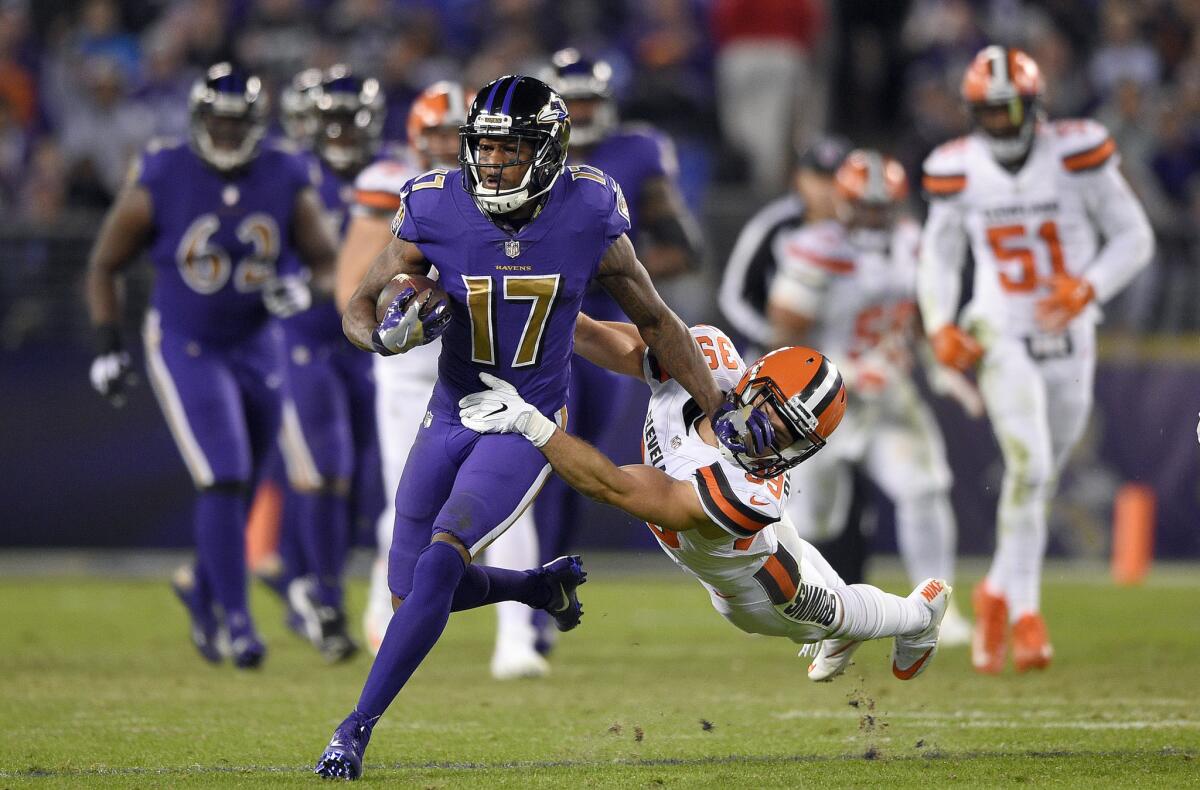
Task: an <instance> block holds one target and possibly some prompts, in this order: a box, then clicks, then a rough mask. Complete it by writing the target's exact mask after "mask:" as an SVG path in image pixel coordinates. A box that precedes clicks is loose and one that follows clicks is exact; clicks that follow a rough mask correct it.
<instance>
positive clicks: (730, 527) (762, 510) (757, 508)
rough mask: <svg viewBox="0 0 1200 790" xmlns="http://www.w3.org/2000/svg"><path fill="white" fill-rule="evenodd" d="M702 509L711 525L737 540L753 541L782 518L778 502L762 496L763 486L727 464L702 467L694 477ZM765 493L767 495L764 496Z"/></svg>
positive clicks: (721, 463)
mask: <svg viewBox="0 0 1200 790" xmlns="http://www.w3.org/2000/svg"><path fill="white" fill-rule="evenodd" d="M692 485H694V486H695V487H696V493H697V494H699V496H700V506H701V508H703V509H704V512H705V514H706V515H708V517H709V518H710V519H712V522H713V523H714V524H716V525H717V526H718V527H720V528H721V529H723V530H725V531H726V532H728V533H729V534H730V535H733V536H734V537H738V538H749V537H753V536H754V535H755V534H757V533H758V532H759V531H760V530H762V529H763V528H764V527H768V526H770V525H771V524H774V523H775V522H776V521H778V520H779V519H780V517H781V506H780V504H779V501H778V500H776V499H775V498H774V497H771V496H763V494H762V493H759V490H758V489H759V488H761V486H760V485H759V484H758V483H757V482H755V483H751V482H750V481H749V480H747V479H746V475H745V473H743V472H742V471H741V470H740V469H738V468H737V467H735V466H733V465H732V464H729V463H726V462H723V461H722V462H717V463H715V464H711V465H709V466H702V467H700V468H699V469H697V470H696V473H695V475H693V477H692ZM763 493H765V492H763Z"/></svg>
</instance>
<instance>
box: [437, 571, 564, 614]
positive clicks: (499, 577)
mask: <svg viewBox="0 0 1200 790" xmlns="http://www.w3.org/2000/svg"><path fill="white" fill-rule="evenodd" d="M551 595H552V591H551V589H550V585H549V584H547V583H546V581H545V580H544V579H542V577H541V576H540V575H539V574H538V573H537V572H536V571H512V570H508V569H507V568H494V567H492V566H490V565H470V566H468V567H467V569H466V572H465V573H464V574H463V577H462V581H460V582H459V583H458V589H457V590H455V591H454V600H453V602H452V603H451V609H450V611H452V612H461V611H463V610H464V609H474V608H476V607H478V606H487V605H489V604H494V603H498V602H500V601H519V602H521V603H523V604H525V605H526V606H530V607H533V608H534V609H539V608H541V607H543V606H545V605H546V604H547V603H548V602H549V601H550V596H551Z"/></svg>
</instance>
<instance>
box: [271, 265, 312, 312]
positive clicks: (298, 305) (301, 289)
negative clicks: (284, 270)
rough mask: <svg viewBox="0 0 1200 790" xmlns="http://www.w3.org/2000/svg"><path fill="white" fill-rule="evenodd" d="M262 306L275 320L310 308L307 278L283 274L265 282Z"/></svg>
mask: <svg viewBox="0 0 1200 790" xmlns="http://www.w3.org/2000/svg"><path fill="white" fill-rule="evenodd" d="M262 300H263V304H264V305H266V307H267V311H268V312H269V313H271V315H273V316H275V317H276V318H291V317H292V316H294V315H296V314H297V313H303V312H304V311H305V310H307V309H308V308H310V307H312V302H313V298H312V290H311V289H310V288H309V287H308V278H307V277H304V276H302V275H299V274H285V275H284V276H282V277H275V278H272V279H270V280H268V281H267V282H266V284H265V285H263V289H262Z"/></svg>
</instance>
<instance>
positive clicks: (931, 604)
mask: <svg viewBox="0 0 1200 790" xmlns="http://www.w3.org/2000/svg"><path fill="white" fill-rule="evenodd" d="M952 592H954V588H952V587H951V586H950V585H949V584H946V583H945V582H944V581H942V580H941V579H926V580H925V581H923V582H921V583H920V584H918V585H917V588H916V589H915V590H913V591H912V592H911V593H909V594H908V597H909V599H910V600H913V601H918V602H919V603H920V604H921V605H922V606H924V607H925V608H926V609H928V610H929V625H927V626H925V628H923V629H922V630H920V631H918V632H917V633H915V634H911V635H909V636H897V637H896V639H895V641H894V643H893V644H894V646H893V648H892V674H893V675H895V676H896V677H898V678H900V679H901V680H912V679H913V678H915V677H916V676H917V675H919V674H921V673H922V672H924V671H925V668H926V667H928V666H929V662H930V661H931V660H932V659H933V656H934V654H935V653H936V652H937V648H938V634H939V633H940V631H941V627H942V618H943V617H945V616H946V608H947V607H948V606H949V605H950V593H952Z"/></svg>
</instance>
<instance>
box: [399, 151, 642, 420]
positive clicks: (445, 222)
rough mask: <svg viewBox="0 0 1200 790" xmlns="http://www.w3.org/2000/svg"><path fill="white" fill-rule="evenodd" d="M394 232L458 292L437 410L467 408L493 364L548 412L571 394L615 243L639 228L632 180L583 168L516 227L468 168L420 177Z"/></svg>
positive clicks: (567, 174)
mask: <svg viewBox="0 0 1200 790" xmlns="http://www.w3.org/2000/svg"><path fill="white" fill-rule="evenodd" d="M402 199H403V201H402V204H401V206H400V208H399V210H398V211H397V212H396V216H395V218H394V219H393V220H392V233H393V234H394V235H395V236H396V237H397V238H400V239H403V240H404V241H407V242H410V243H412V244H415V245H416V246H417V247H418V249H420V251H421V253H422V254H423V255H424V256H425V258H426V259H427V260H428V261H429V262H430V263H431V264H432V265H433V266H434V267H436V268H437V271H438V282H439V284H440V285H441V286H442V287H443V288H444V289H445V290H446V292H447V293H448V294H449V296H450V303H451V315H452V317H451V321H450V325H449V326H448V327H447V329H446V332H445V334H444V335H443V336H442V352H441V356H440V358H439V360H438V383H437V385H436V387H435V388H434V394H433V399H432V400H431V401H430V403H431V408H434V409H437V410H438V411H440V412H442V413H449V414H457V413H458V401H459V399H460V398H461V397H463V396H464V395H467V394H469V393H472V392H478V391H479V389H480V387H482V386H483V385H482V384H481V383H480V380H479V374H480V373H481V372H488V373H491V374H492V375H494V376H498V377H499V378H501V379H504V380H505V381H507V382H509V383H510V384H512V385H513V386H515V387H516V388H517V391H518V392H519V393H520V394H521V397H522V398H524V399H525V400H526V401H527V402H528V403H531V404H533V405H534V406H535V407H537V408H538V410H539V411H541V412H542V413H543V414H553V413H554V412H555V411H557V410H558V409H560V408H562V406H563V405H564V404H565V403H566V401H567V384H568V382H569V380H570V372H571V355H572V354H573V353H574V348H575V321H576V319H577V317H578V316H579V309H580V303H581V302H582V299H583V295H584V292H585V291H586V290H587V286H588V283H589V282H590V281H591V279H592V278H593V277H594V276H595V275H596V272H597V270H598V269H599V266H600V259H601V258H602V257H603V255H604V252H605V250H607V249H608V247H609V245H610V244H612V243H613V242H614V241H615V240H616V239H617V238H618V237H619V236H621V235H622V234H624V233H625V232H626V231H628V230H629V209H628V207H627V206H626V204H625V198H624V196H623V195H622V194H621V188H620V187H619V186H617V183H616V182H615V181H613V180H612V179H611V178H609V177H608V176H606V175H605V174H604V173H603V172H601V171H599V170H597V169H595V168H593V167H587V166H581V165H572V166H569V167H567V168H566V169H565V170H564V172H563V174H562V175H561V176H560V177H559V178H558V180H557V181H556V182H555V184H554V186H553V187H552V188H551V189H550V192H549V194H548V195H547V196H546V198H545V202H544V204H543V205H542V208H541V210H540V211H539V212H538V214H536V215H535V216H534V218H533V219H531V220H529V221H528V222H526V223H525V224H524V225H523V226H522V227H521V228H520V229H519V230H517V231H516V232H509V231H507V230H505V229H503V228H501V227H499V226H498V225H496V224H495V223H493V222H492V221H491V220H489V219H488V218H487V217H486V216H485V215H484V213H483V211H482V210H481V209H480V208H479V207H478V206H477V205H476V204H475V201H474V199H473V198H472V197H471V196H470V195H469V194H467V192H466V190H465V189H463V184H462V173H461V172H459V171H454V172H450V171H446V170H433V171H430V172H428V173H425V174H424V175H421V176H418V177H417V178H415V179H413V180H412V181H410V182H409V183H408V184H407V186H406V188H405V190H404V193H403V195H402Z"/></svg>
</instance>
